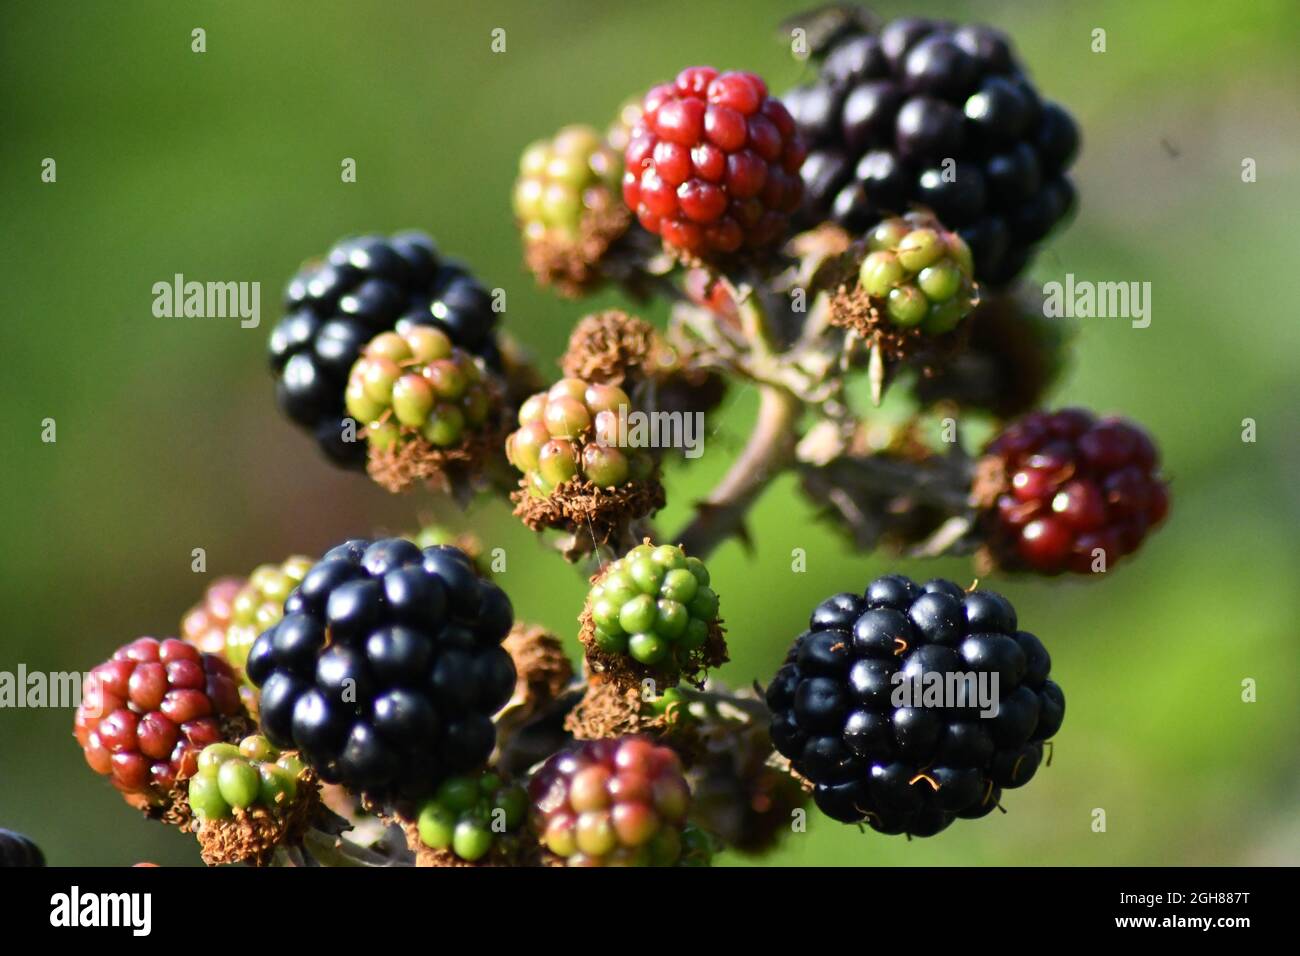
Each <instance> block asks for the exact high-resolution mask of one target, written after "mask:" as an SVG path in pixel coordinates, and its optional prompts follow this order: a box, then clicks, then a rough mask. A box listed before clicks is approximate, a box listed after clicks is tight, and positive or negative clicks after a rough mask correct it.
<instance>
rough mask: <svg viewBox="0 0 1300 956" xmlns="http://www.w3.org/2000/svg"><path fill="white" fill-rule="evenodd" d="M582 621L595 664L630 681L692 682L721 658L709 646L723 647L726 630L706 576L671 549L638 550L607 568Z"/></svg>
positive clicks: (597, 581)
mask: <svg viewBox="0 0 1300 956" xmlns="http://www.w3.org/2000/svg"><path fill="white" fill-rule="evenodd" d="M582 621H583V640H584V643H587V645H588V649H589V651H594V652H596V653H595V657H596V661H595V662H594V663H596V664H597V665H604V666H606V667H607V668H609V669H613V670H624V669H626V670H628V671H629V676H631V677H636V676H637V674H638V672H640V673H642V674H644V673H645V672H649V673H654V674H658V675H662V676H665V677H668V678H672V677H675V676H676V675H678V674H681V673H685V674H687V675H688V676H692V675H695V674H696V673H698V672H699V671H701V670H703V669H704V668H705V667H708V666H711V665H712V664H713V663H717V662H718V661H717V657H718V656H719V655H720V654H721V652H722V649H721V648H719V647H710V646H709V645H710V644H717V645H720V644H721V630H720V628H719V621H718V596H717V594H716V593H714V591H713V589H712V588H711V587H710V586H709V573H708V570H707V569H706V568H705V567H704V563H703V562H701V561H700V560H698V559H696V558H689V557H687V556H686V553H685V552H684V551H682V549H681V548H679V547H676V546H674V545H659V546H658V547H655V546H653V545H651V544H649V543H646V544H640V545H637V546H636V547H635V548H633V549H632V550H631V551H629V552H628V553H627V554H625V555H624V556H623V557H621V558H619V559H618V560H617V561H613V562H611V563H610V564H609V565H607V566H606V567H605V569H604V571H603V572H602V573H601V574H600V576H599V577H597V578H596V579H595V581H594V584H593V586H592V588H591V590H590V591H589V592H588V594H587V601H586V606H585V609H584V611H583V615H582ZM711 638H716V640H715V641H711ZM590 657H591V655H589V659H590ZM638 665H639V666H638Z"/></svg>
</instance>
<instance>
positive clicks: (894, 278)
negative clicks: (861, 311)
mask: <svg viewBox="0 0 1300 956" xmlns="http://www.w3.org/2000/svg"><path fill="white" fill-rule="evenodd" d="M905 275H906V273H905V272H904V270H903V267H902V265H900V264H899V261H898V257H897V256H896V255H894V254H893V253H892V252H887V251H884V250H881V251H879V252H873V253H871V254H869V255H868V256H867V257H866V258H865V259H863V260H862V267H861V268H860V269H859V270H858V284H859V285H861V286H862V289H863V291H864V292H866V293H867V295H870V296H875V297H876V298H884V297H885V296H887V295H889V290H890V289H892V288H894V286H896V285H898V284H899V283H900V282H902V281H903V278H904V276H905Z"/></svg>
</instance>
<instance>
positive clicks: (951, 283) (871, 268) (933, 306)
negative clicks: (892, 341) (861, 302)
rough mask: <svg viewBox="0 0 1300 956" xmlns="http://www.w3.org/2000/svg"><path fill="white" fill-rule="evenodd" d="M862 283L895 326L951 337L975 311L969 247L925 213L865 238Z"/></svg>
mask: <svg viewBox="0 0 1300 956" xmlns="http://www.w3.org/2000/svg"><path fill="white" fill-rule="evenodd" d="M867 249H868V252H867V256H866V258H864V259H863V260H862V266H861V267H860V268H859V270H858V284H859V286H860V287H861V288H862V290H863V291H864V292H866V293H867V295H869V296H871V298H872V299H874V300H878V301H879V302H880V303H881V305H880V311H881V312H882V313H883V314H884V316H885V317H886V318H887V319H888V320H889V322H890V323H892V324H893V325H896V326H899V327H902V328H919V329H920V330H921V331H922V332H924V333H926V334H927V335H938V334H940V333H943V332H949V331H951V330H952V329H954V328H955V327H956V326H957V323H959V322H960V321H961V320H962V319H964V318H965V317H966V316H967V315H968V314H969V313H970V311H971V309H973V308H974V307H975V302H976V299H977V296H976V294H975V280H974V274H975V269H974V263H973V261H972V259H971V252H970V247H969V246H967V245H966V242H965V241H964V240H963V239H962V238H961V236H959V235H957V233H955V232H950V231H948V230H947V229H944V228H943V226H942V225H941V224H940V223H939V221H938V220H937V219H935V218H934V217H933V216H929V215H926V214H924V213H909V214H908V215H906V216H903V217H900V218H895V219H886V220H885V221H884V222H882V223H880V224H879V225H877V226H876V227H875V228H874V229H872V230H871V232H870V233H868V235H867Z"/></svg>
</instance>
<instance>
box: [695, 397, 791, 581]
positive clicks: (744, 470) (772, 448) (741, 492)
mask: <svg viewBox="0 0 1300 956" xmlns="http://www.w3.org/2000/svg"><path fill="white" fill-rule="evenodd" d="M802 407H803V406H802V403H801V402H800V401H799V399H798V398H796V397H795V396H794V395H792V394H791V393H790V392H788V391H786V390H785V389H783V388H779V387H777V386H775V385H760V386H759V406H758V418H757V420H756V422H755V424H754V431H753V433H752V434H751V435H750V436H749V441H748V443H747V444H746V445H745V448H744V450H743V451H741V453H740V455H739V456H738V457H737V458H736V460H735V461H734V462H733V463H732V465H731V468H730V469H729V470H728V471H727V473H726V475H724V476H723V478H722V480H721V481H720V482H719V483H718V485H717V487H715V488H714V489H713V491H712V492H710V494H709V496H708V498H706V499H705V500H704V501H703V502H701V503H700V504H699V505H697V506H696V514H695V517H694V518H693V519H692V520H691V521H690V523H688V524H687V525H686V527H685V528H683V529H682V530H681V532H680V533H679V534H678V535H677V537H676V539H675V540H676V541H677V543H678V544H680V545H681V546H682V547H683V548H684V549H685V550H686V553H687V554H692V555H695V556H696V557H699V558H704V557H707V556H708V555H709V554H710V553H712V551H713V549H714V548H716V547H717V546H718V545H719V544H721V543H722V542H723V541H724V540H726V539H727V538H729V537H730V536H732V535H733V534H737V533H739V532H741V531H743V529H744V522H745V514H746V512H748V510H749V508H750V506H751V505H752V504H753V503H754V502H755V501H756V500H758V497H759V496H760V495H761V494H762V493H763V490H764V489H765V488H766V487H767V486H768V484H770V483H771V481H772V479H773V478H775V477H776V476H777V475H778V474H780V473H781V472H782V471H784V470H785V469H786V468H788V467H789V466H790V465H791V464H793V463H794V449H795V438H796V436H795V425H796V424H797V423H798V420H799V413H800V411H801V410H802Z"/></svg>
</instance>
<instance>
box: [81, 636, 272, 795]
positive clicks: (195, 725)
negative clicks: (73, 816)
mask: <svg viewBox="0 0 1300 956" xmlns="http://www.w3.org/2000/svg"><path fill="white" fill-rule="evenodd" d="M237 680H238V679H237V678H236V676H235V672H234V671H233V670H231V668H230V665H229V664H227V663H226V662H225V661H224V660H222V659H221V658H220V657H217V656H216V655H215V654H204V653H202V652H201V651H199V649H198V648H197V647H195V646H194V645H193V644H187V643H185V642H184V641H179V640H177V639H176V638H174V637H169V638H165V639H164V640H162V641H159V640H157V639H156V638H152V637H141V638H139V639H137V640H134V641H132V642H131V643H130V644H127V645H125V646H123V647H121V648H118V650H117V651H116V652H115V653H114V654H113V656H112V657H111V658H110V659H109V660H107V661H105V662H104V663H103V664H100V665H99V666H98V667H96V668H94V669H93V670H92V671H91V672H90V678H89V679H88V680H87V681H86V686H85V689H84V692H83V694H82V699H81V706H80V707H78V708H77V715H76V719H75V720H74V723H73V729H74V733H75V735H76V738H77V742H78V743H79V744H81V747H82V749H83V750H84V752H85V755H86V763H88V764H89V765H90V768H91V769H92V770H94V771H95V772H96V773H98V774H103V775H104V776H106V777H109V778H110V779H111V780H112V782H113V786H115V787H117V789H119V790H121V791H122V792H123V793H125V794H128V795H136V796H138V797H140V798H142V800H143V802H144V803H147V804H151V805H159V804H162V803H164V802H165V801H166V799H167V797H168V794H169V793H170V791H171V790H172V788H173V786H174V785H175V784H177V783H179V782H180V781H182V780H186V779H188V778H189V777H190V776H191V775H192V774H193V773H194V771H195V769H196V768H197V766H198V757H199V751H201V750H202V749H203V748H204V747H206V746H207V745H208V744H213V743H217V742H218V741H221V740H225V739H227V738H229V737H230V736H231V734H232V733H239V734H242V732H243V731H244V730H246V729H247V721H246V719H242V718H246V716H247V715H246V714H245V712H244V706H243V704H242V703H241V702H240V699H239V690H238V684H237Z"/></svg>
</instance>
